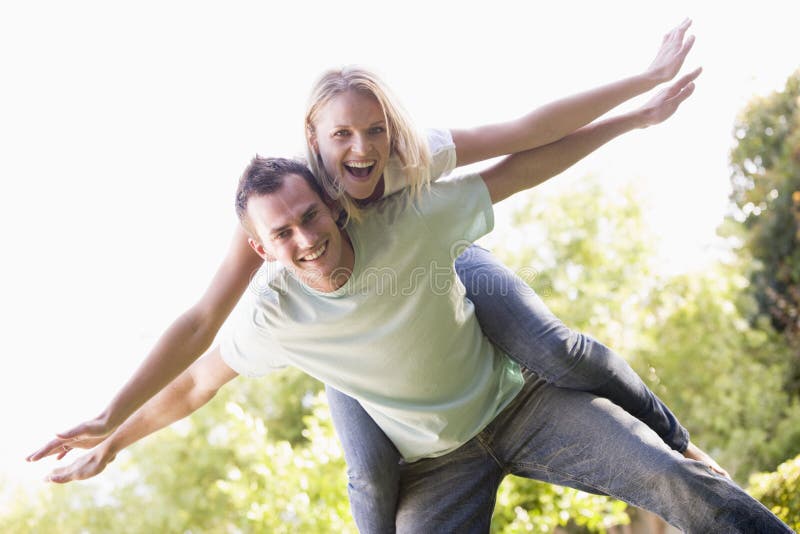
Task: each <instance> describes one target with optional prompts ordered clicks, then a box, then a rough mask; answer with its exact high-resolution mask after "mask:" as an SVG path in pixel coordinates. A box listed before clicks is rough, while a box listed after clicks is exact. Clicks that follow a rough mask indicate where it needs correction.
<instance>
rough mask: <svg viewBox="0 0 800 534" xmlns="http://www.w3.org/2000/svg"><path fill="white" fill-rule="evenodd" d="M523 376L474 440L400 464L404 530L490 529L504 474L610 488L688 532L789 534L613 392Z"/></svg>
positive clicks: (399, 516)
mask: <svg viewBox="0 0 800 534" xmlns="http://www.w3.org/2000/svg"><path fill="white" fill-rule="evenodd" d="M524 374H525V378H526V383H525V386H524V388H523V389H522V391H521V392H520V394H519V395H518V396H517V397H516V398H515V399H514V401H513V402H512V403H511V404H510V405H509V406H508V407H507V408H506V409H505V410H503V412H502V413H501V414H500V415H498V416H497V417H496V418H495V419H494V421H492V422H491V423H490V424H489V426H487V427H486V428H485V429H484V430H483V431H482V432H480V433H479V434H478V435H477V436H475V437H474V438H473V439H471V440H470V441H468V442H467V443H466V444H464V445H463V446H461V447H460V448H458V449H457V450H455V451H453V452H451V453H449V454H447V455H445V456H441V457H438V458H428V459H423V460H420V461H417V462H414V463H409V464H403V465H402V466H401V469H400V472H401V476H400V494H399V501H398V507H397V519H396V520H397V523H396V524H397V532H398V533H407V532H408V533H414V534H421V533H436V534H441V533H445V534H446V533H456V532H457V533H460V534H461V533H473V532H474V533H488V532H489V523H490V520H491V516H492V510H493V509H494V504H495V495H496V493H497V488H498V486H499V485H500V482H501V481H502V480H503V478H504V477H505V476H506V475H508V474H513V475H517V476H521V477H525V478H531V479H536V480H542V481H545V482H550V483H553V484H559V485H562V486H570V487H573V488H577V489H581V490H584V491H588V492H591V493H597V494H603V495H610V496H613V497H616V498H618V499H621V500H623V501H626V502H629V503H631V504H634V505H636V506H639V507H641V508H644V509H647V510H650V511H652V512H655V513H656V514H658V515H660V516H661V517H663V518H664V519H665V520H666V521H667V522H668V523H670V524H672V525H674V526H676V527H678V528H680V529H681V530H683V531H684V532H690V533H691V532H696V533H702V534H710V533H715V532H720V533H726V534H735V533H748V534H753V533H768V532H776V533H777V532H787V533H790V532H792V530H791V529H790V528H789V527H788V526H786V525H785V524H784V523H782V522H781V521H780V520H779V519H778V518H777V517H775V516H774V515H773V514H772V513H771V512H770V511H769V510H768V509H767V508H766V507H764V506H763V505H762V504H761V503H759V502H758V501H756V500H755V499H753V498H752V497H750V496H749V495H747V493H745V492H744V491H743V490H742V489H741V488H739V487H738V486H737V485H736V484H735V483H733V482H732V481H730V480H728V479H726V478H723V477H721V476H719V475H716V474H714V473H712V472H711V471H710V469H708V468H707V467H706V466H705V465H703V464H702V463H700V462H695V461H693V460H688V459H686V458H684V457H683V456H681V455H680V454H679V453H677V452H675V451H673V450H670V449H669V447H667V446H666V445H665V444H664V442H663V441H662V440H661V439H660V438H659V436H657V435H656V434H655V433H654V432H653V431H652V430H651V429H650V428H648V427H647V426H646V425H644V424H643V423H642V422H641V421H639V420H637V419H635V418H634V417H633V416H632V415H630V414H629V413H627V412H626V411H625V410H623V409H622V408H620V407H619V406H617V405H615V404H613V403H612V402H610V401H609V400H608V399H604V398H601V397H597V396H595V395H592V394H590V393H584V392H580V391H574V390H568V389H563V388H558V387H554V386H552V385H551V384H548V383H547V381H546V380H544V379H542V378H539V377H538V376H536V375H535V374H533V373H530V372H527V371H526V372H525V373H524ZM391 531H393V530H392V529H391V527H390V530H389V532H391Z"/></svg>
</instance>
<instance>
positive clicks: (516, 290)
mask: <svg viewBox="0 0 800 534" xmlns="http://www.w3.org/2000/svg"><path fill="white" fill-rule="evenodd" d="M455 267H456V272H457V273H458V276H459V278H460V279H461V282H462V283H463V284H464V287H465V288H466V295H467V297H468V298H469V299H470V300H472V302H473V304H474V305H475V314H476V316H477V318H478V321H479V322H480V325H481V328H482V329H483V332H484V333H485V334H486V336H487V337H488V338H489V339H490V340H491V341H492V342H493V343H494V344H495V345H497V346H498V347H499V348H500V349H502V350H503V351H504V352H505V353H507V354H508V355H509V356H510V357H511V358H512V359H513V360H515V361H517V362H518V363H520V364H521V365H522V366H523V367H525V368H526V369H530V370H531V371H533V372H535V373H536V374H537V375H539V376H540V377H542V378H543V379H545V380H546V381H548V382H550V383H551V384H553V385H556V386H559V387H562V388H569V389H575V390H580V391H586V392H590V393H593V394H595V395H597V396H600V397H605V398H608V399H610V400H611V401H613V402H614V403H616V404H617V405H619V406H621V407H622V408H623V409H625V410H626V411H627V412H628V413H630V414H631V415H633V416H635V417H637V418H638V419H640V420H641V421H643V422H644V423H645V424H647V426H649V427H650V428H652V429H653V430H654V431H655V432H656V433H657V434H658V435H659V436H660V437H661V439H662V440H664V442H665V443H667V444H668V445H669V446H670V447H672V448H673V449H675V450H677V451H683V450H685V449H686V446H687V444H688V442H689V437H688V433H687V432H686V430H685V429H684V428H683V427H681V426H680V424H678V421H677V419H676V418H675V416H674V415H673V414H672V413H671V412H670V411H669V410H668V409H667V407H666V406H665V405H664V404H663V403H662V402H661V401H660V400H659V399H658V397H656V395H655V394H653V392H651V391H650V390H649V389H648V388H647V386H646V385H645V384H644V382H642V380H641V379H640V378H639V376H638V375H637V374H636V373H635V372H634V371H633V369H631V367H630V366H629V365H628V364H627V363H626V362H625V360H623V359H622V358H621V357H620V356H618V355H616V354H615V353H614V352H612V351H611V350H610V349H608V348H607V347H606V346H604V345H603V344H601V343H599V342H597V341H595V340H593V339H592V338H590V337H589V336H586V335H584V334H581V333H578V332H575V331H573V330H571V329H569V328H567V327H566V326H565V325H564V323H562V322H561V321H560V320H559V319H558V318H557V317H555V316H554V315H553V314H552V313H551V312H550V310H549V309H548V308H547V306H546V305H545V304H544V302H542V300H541V299H540V298H539V297H538V296H537V295H536V293H535V292H534V291H533V290H532V289H531V288H530V287H529V286H528V285H527V284H526V283H525V282H524V281H523V280H522V279H520V278H519V277H518V276H516V275H514V273H512V272H511V271H510V270H509V269H508V268H506V267H505V266H504V265H502V264H501V263H500V262H498V261H497V260H496V259H495V258H494V256H492V255H491V254H490V253H489V252H488V251H486V250H485V249H482V248H480V247H477V246H472V247H470V248H468V249H467V250H466V251H465V252H464V253H463V254H462V255H461V256H459V257H458V259H457V260H456V263H455ZM328 402H329V404H330V408H331V413H332V416H333V422H334V426H335V427H336V431H337V434H338V435H339V439H340V440H341V442H342V445H343V448H344V453H345V460H346V461H347V465H348V479H349V485H348V492H349V495H350V505H351V508H352V510H353V516H354V518H355V521H356V524H357V526H358V528H359V530H360V531H361V532H362V533H366V532H380V533H386V532H393V530H394V517H395V511H396V506H397V498H398V497H397V495H398V484H399V476H400V473H399V469H398V462H399V460H400V455H399V453H398V452H397V450H396V449H395V447H394V445H393V444H392V443H391V441H389V439H388V438H387V437H386V436H385V435H384V434H383V432H382V431H381V430H380V429H379V428H378V427H377V426H376V425H375V423H374V422H373V421H372V419H371V418H370V417H369V416H368V415H367V414H366V412H364V410H363V409H362V408H361V406H360V405H359V404H358V403H357V402H356V401H354V400H353V399H350V398H349V397H347V396H345V395H344V394H342V393H340V392H338V391H336V390H334V389H333V388H328Z"/></svg>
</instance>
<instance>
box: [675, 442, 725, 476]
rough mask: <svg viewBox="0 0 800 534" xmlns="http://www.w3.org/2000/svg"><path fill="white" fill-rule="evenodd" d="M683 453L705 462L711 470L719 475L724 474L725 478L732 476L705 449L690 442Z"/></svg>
mask: <svg viewBox="0 0 800 534" xmlns="http://www.w3.org/2000/svg"><path fill="white" fill-rule="evenodd" d="M683 455H684V456H685V457H687V458H689V459H690V460H697V461H698V462H701V463H704V464H705V465H706V466H707V467H708V468H709V469H710V470H711V471H713V472H715V473H717V474H718V475H722V476H724V477H725V478H731V476H730V475H729V474H728V472H727V471H725V470H724V469H723V468H722V467H720V465H719V464H718V463H717V462H716V461H714V459H713V458H712V457H711V456H709V455H708V454H706V452H705V451H703V450H701V449H700V447H698V446H697V445H695V444H694V443H692V442H691V441H690V442H689V446H688V447H686V450H685V451H684V452H683Z"/></svg>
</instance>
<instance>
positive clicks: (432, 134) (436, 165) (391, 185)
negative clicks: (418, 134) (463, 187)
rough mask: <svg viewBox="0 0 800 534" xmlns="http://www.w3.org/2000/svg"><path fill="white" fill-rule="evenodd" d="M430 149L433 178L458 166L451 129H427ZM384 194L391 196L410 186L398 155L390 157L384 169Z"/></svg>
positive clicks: (441, 175)
mask: <svg viewBox="0 0 800 534" xmlns="http://www.w3.org/2000/svg"><path fill="white" fill-rule="evenodd" d="M425 135H426V137H427V139H428V149H429V150H430V152H431V166H430V173H431V180H438V179H439V178H441V177H443V176H446V175H447V174H448V173H449V172H450V171H452V170H453V169H455V167H456V145H455V143H454V142H453V134H452V133H450V130H439V129H430V130H426V131H425ZM383 187H384V193H383V196H389V195H391V194H392V193H396V192H397V191H400V190H401V189H404V188H406V187H408V179H407V178H406V175H405V173H404V172H403V166H402V164H401V163H400V160H398V159H397V158H396V157H391V158H389V161H387V162H386V168H385V169H384V170H383Z"/></svg>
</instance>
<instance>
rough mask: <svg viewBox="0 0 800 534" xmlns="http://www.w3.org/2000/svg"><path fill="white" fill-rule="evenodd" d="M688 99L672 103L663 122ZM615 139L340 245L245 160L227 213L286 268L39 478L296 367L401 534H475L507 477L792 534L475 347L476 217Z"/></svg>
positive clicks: (600, 405) (313, 191)
mask: <svg viewBox="0 0 800 534" xmlns="http://www.w3.org/2000/svg"><path fill="white" fill-rule="evenodd" d="M691 87H692V86H691V85H688V86H687V87H684V88H683V89H684V91H685V92H684V91H680V92H676V94H674V95H672V96H671V99H672V100H673V109H672V111H674V108H676V107H677V105H678V104H679V103H680V102H681V101H682V100H683V99H685V98H686V97H687V96H688V94H690V93H691ZM630 127H631V125H630V124H629V123H627V122H626V119H625V116H623V117H622V118H620V119H616V120H614V119H612V120H610V121H606V122H605V123H603V124H602V125H601V126H600V127H599V128H600V129H597V128H595V129H592V128H591V127H590V128H588V129H586V130H583V131H581V132H578V133H576V134H573V135H572V136H569V137H568V138H565V139H564V140H562V141H559V142H558V143H554V144H553V145H550V146H548V147H543V148H541V149H537V150H535V151H531V152H527V153H522V154H518V155H515V156H512V157H510V158H508V159H506V160H504V161H503V162H501V163H500V164H498V165H497V166H495V167H493V168H491V169H489V170H487V171H486V172H484V173H483V174H482V175H469V176H466V177H463V178H460V179H455V180H450V181H447V182H441V183H437V184H434V185H433V186H431V189H430V191H427V192H424V193H423V194H422V195H421V196H420V198H418V199H413V198H410V197H408V196H406V195H402V194H401V195H395V196H393V197H390V198H388V199H385V200H384V201H383V202H381V203H379V204H378V205H377V206H375V207H374V208H371V209H369V210H367V212H366V215H365V220H364V221H363V222H362V223H360V224H351V225H349V226H347V227H346V228H345V229H342V228H340V227H339V226H338V225H337V217H336V216H335V212H334V211H333V209H332V207H331V205H330V204H329V203H328V202H326V200H325V199H324V198H323V196H322V194H321V191H320V190H319V186H318V185H317V183H316V181H315V180H314V177H313V176H312V175H311V174H310V172H309V171H308V169H306V168H305V166H304V165H302V164H300V163H297V162H293V161H291V160H280V159H263V158H255V159H254V160H253V162H252V163H251V165H250V167H249V168H248V170H247V171H246V172H245V174H244V175H243V177H242V180H241V182H240V185H239V190H238V192H237V199H238V207H239V214H240V217H241V220H242V223H243V224H244V226H245V227H246V228H247V230H248V232H249V233H250V235H251V236H252V238H251V241H250V242H251V246H252V247H253V248H254V250H255V251H256V252H257V253H258V254H259V255H261V256H262V257H263V258H265V259H268V260H273V261H277V262H279V263H280V264H282V265H283V266H284V269H282V270H279V271H277V272H275V273H271V274H265V276H264V278H257V279H256V280H260V281H261V282H262V284H260V286H259V287H254V288H253V289H254V291H252V292H251V298H250V299H248V300H245V301H243V303H242V305H241V306H240V309H239V310H238V314H239V317H238V318H237V319H235V320H234V322H233V324H232V326H231V329H230V331H229V332H228V334H227V335H226V336H225V339H224V341H223V343H222V345H221V347H218V348H216V349H214V350H213V351H211V352H210V353H209V354H207V355H206V356H204V357H203V358H201V359H200V360H198V361H197V362H195V364H193V365H192V366H191V367H190V368H189V369H188V370H187V371H186V372H185V373H183V374H181V375H180V376H179V377H178V378H177V379H176V380H175V381H173V382H172V383H171V384H170V385H169V386H168V387H167V388H165V389H164V390H163V391H162V392H160V393H159V394H158V395H157V396H155V397H154V398H153V399H152V400H151V401H149V402H148V403H147V404H146V405H145V406H143V407H142V409H140V410H139V411H138V412H136V414H134V416H132V417H131V418H130V419H129V420H128V421H126V422H125V423H124V424H123V425H122V426H120V427H119V428H118V429H117V430H116V431H115V432H114V433H113V434H112V435H111V436H110V437H108V438H107V439H105V440H104V441H102V442H101V443H100V444H99V445H98V446H97V447H96V448H95V449H94V450H93V451H91V452H90V453H89V454H87V455H85V456H84V457H82V458H80V459H78V460H77V461H76V462H75V463H73V464H72V465H71V466H68V467H66V468H62V469H61V470H57V472H56V473H55V474H54V476H56V477H60V478H61V479H62V480H61V481H63V479H64V478H66V479H70V478H73V479H75V478H86V477H88V476H93V475H95V474H97V473H99V472H100V471H102V469H103V468H104V467H105V465H107V463H108V462H109V461H111V460H113V458H114V456H115V455H116V452H118V451H119V450H121V449H122V448H124V447H126V446H128V445H129V444H131V443H133V442H135V441H137V440H138V439H140V438H141V437H143V436H145V435H147V434H149V433H151V432H153V431H155V430H157V429H159V428H162V427H163V426H166V425H167V424H169V423H171V422H173V421H175V420H177V419H179V418H181V417H184V416H185V415H188V414H189V413H191V412H193V411H195V410H196V409H198V408H199V407H200V406H202V405H203V404H205V403H206V402H208V400H210V399H211V398H212V397H213V396H214V394H215V393H216V391H217V390H218V389H219V388H220V387H221V386H222V385H224V384H225V383H227V382H228V381H230V380H231V379H233V378H234V377H235V376H237V374H245V375H252V376H257V375H261V374H264V373H265V372H267V371H269V370H271V369H274V368H279V367H282V366H286V365H295V366H297V367H299V368H301V369H303V370H305V371H306V372H308V373H309V374H311V375H313V376H315V377H317V378H319V379H320V380H322V381H324V382H325V383H326V384H330V385H332V386H334V387H337V388H338V389H340V390H342V391H344V392H345V393H347V394H348V395H350V396H352V397H354V398H356V399H358V400H359V401H360V403H361V404H362V406H364V408H365V409H366V410H367V411H368V412H369V414H370V415H371V416H372V417H373V419H374V420H375V421H376V422H377V423H378V425H379V426H380V427H381V429H382V430H383V431H384V432H385V433H386V435H387V436H389V438H390V439H391V440H392V441H393V443H394V444H395V445H396V446H397V448H398V450H399V451H400V452H401V453H402V455H403V456H404V458H405V460H406V462H407V463H406V464H405V465H404V467H403V472H402V488H401V497H400V502H399V508H398V515H397V529H398V531H399V532H485V531H487V530H488V524H489V519H490V517H491V512H492V508H493V504H494V495H495V492H496V490H497V487H498V485H499V483H500V481H501V480H502V479H503V477H504V476H505V475H506V474H508V473H514V474H518V475H520V476H526V477H530V478H536V479H541V480H545V481H548V482H552V483H557V484H563V485H567V486H572V487H577V488H580V489H585V490H587V491H592V492H596V493H605V494H609V495H613V496H615V497H618V498H621V499H623V500H626V501H628V502H630V503H633V504H636V505H638V506H641V507H643V508H647V509H649V510H653V511H655V512H656V513H659V514H660V515H662V516H663V517H665V518H666V519H667V520H668V521H670V522H672V523H673V524H675V525H676V526H679V527H681V528H683V529H685V530H687V531H696V532H791V531H790V530H789V529H788V527H786V526H785V525H783V524H782V523H781V522H780V521H779V520H778V519H777V518H775V516H773V515H772V514H771V513H770V512H769V511H768V510H766V509H765V508H764V507H763V506H761V505H760V504H759V503H758V502H756V501H755V500H753V499H752V498H750V497H749V496H748V495H747V494H745V493H744V492H743V491H742V490H741V489H740V488H738V487H736V486H735V485H734V484H733V483H732V482H731V481H729V480H728V479H726V478H724V477H720V476H717V475H714V474H712V473H711V472H709V470H708V469H706V467H705V466H704V465H702V464H700V463H698V462H693V461H690V460H688V459H685V458H682V457H680V456H679V455H677V454H676V453H674V452H673V451H670V450H669V449H668V448H667V447H666V445H665V444H664V443H663V442H662V441H661V440H660V439H659V438H658V436H656V435H655V434H654V433H653V432H652V431H651V430H649V429H648V428H647V427H645V426H644V425H643V424H642V423H641V422H639V421H638V420H636V419H635V418H633V417H632V416H630V415H629V414H628V413H627V412H624V411H623V410H621V409H620V408H618V407H616V406H614V405H613V404H612V403H610V402H608V401H606V400H604V399H599V398H597V397H594V396H593V395H590V394H586V393H580V392H575V391H568V390H562V389H558V388H555V387H552V386H549V385H548V384H546V383H545V382H544V381H542V380H541V379H539V378H538V377H536V376H535V375H533V374H531V373H527V372H524V371H522V370H521V369H520V368H519V367H518V366H517V365H516V364H514V363H513V362H511V361H510V360H509V359H508V358H507V357H506V356H505V355H504V354H502V353H501V352H500V351H499V350H497V349H496V348H495V347H493V346H492V345H491V343H489V342H488V340H487V339H486V338H485V337H484V336H483V334H482V333H481V331H480V327H479V326H478V324H477V321H476V320H475V318H474V314H473V310H472V307H471V304H470V303H469V301H467V300H466V299H465V298H464V297H463V290H462V288H461V287H460V286H459V282H458V281H457V278H456V276H455V274H454V272H453V259H454V257H455V255H457V254H458V253H459V252H460V251H461V249H462V248H463V246H465V245H466V244H467V243H470V242H472V241H474V240H476V239H477V238H479V237H480V236H481V235H483V234H485V233H487V232H488V231H490V229H491V226H492V223H493V215H492V203H495V202H498V201H500V200H502V199H504V198H506V197H508V196H510V195H511V194H513V193H515V192H517V191H520V190H522V189H525V188H528V187H531V186H533V185H536V184H537V183H539V182H541V181H543V180H544V179H547V178H549V177H550V176H553V175H555V174H557V173H558V172H560V171H561V170H562V169H563V168H565V167H566V166H568V165H570V164H572V163H573V162H574V161H575V160H576V159H580V157H582V156H581V154H583V155H585V154H587V153H589V152H591V151H592V150H593V149H594V148H596V146H598V145H599V144H602V143H604V142H606V141H607V140H609V139H611V138H613V137H615V136H616V135H618V134H619V133H622V132H623V131H626V130H627V129H630ZM601 131H602V134H599V133H598V132H601ZM566 146H569V153H570V154H572V156H571V159H570V161H561V160H560V159H559V158H558V157H557V155H558V154H559V153H560V152H559V151H561V150H565V147H566ZM565 152H566V151H565ZM421 235H424V236H425V237H424V239H420V236H421ZM387 275H388V278H387ZM387 281H388V283H387ZM392 281H395V282H396V285H392V283H391V282H392ZM364 354H369V355H371V356H372V357H371V358H365V357H364ZM375 355H379V357H375ZM45 449H47V450H45ZM45 449H43V453H47V452H48V451H51V450H52V449H53V447H52V446H51V447H49V448H48V447H47V446H46V447H45ZM39 457H41V455H40V456H39ZM431 503H436V505H435V506H431Z"/></svg>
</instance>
